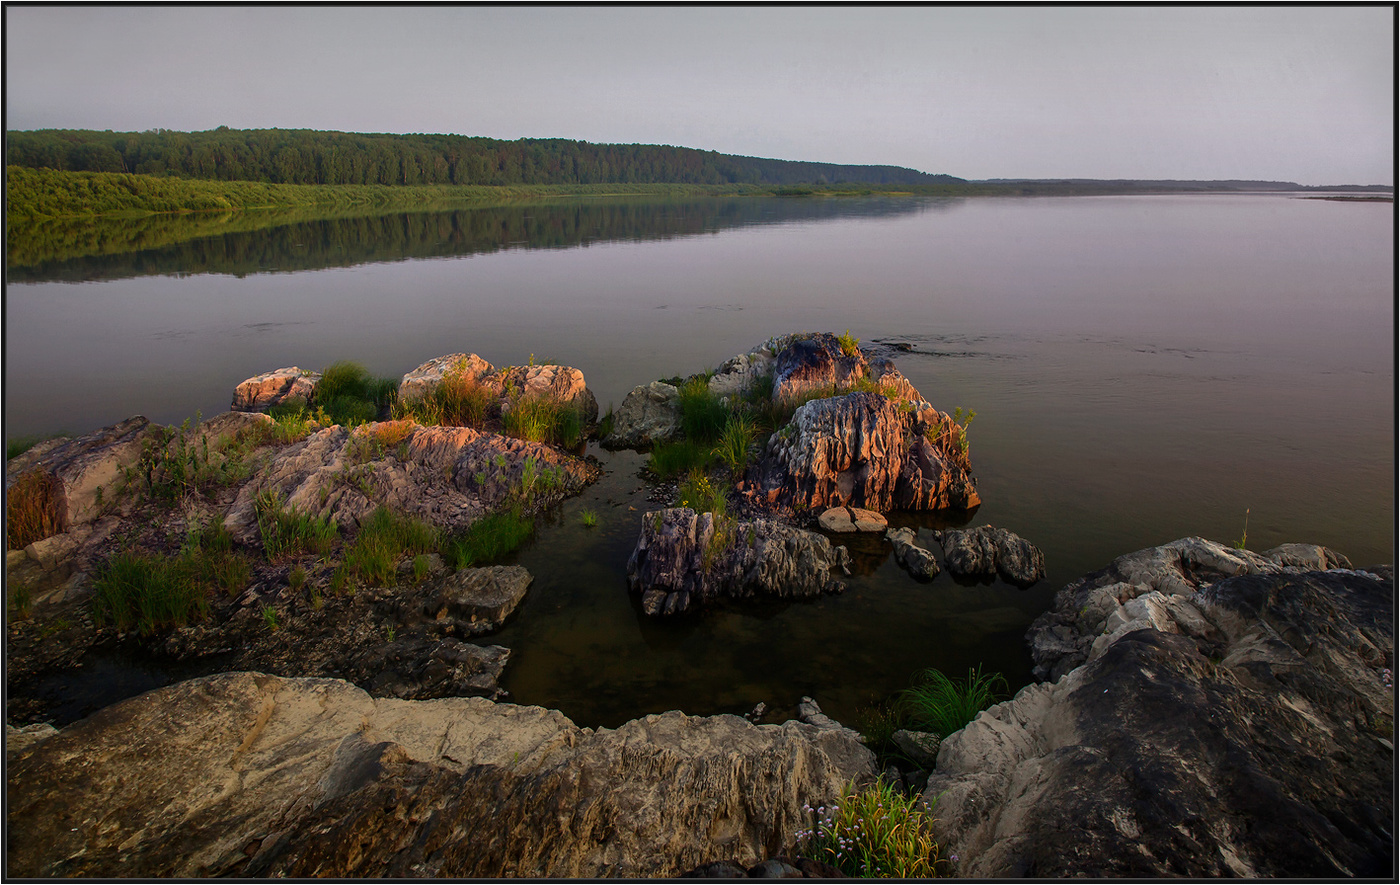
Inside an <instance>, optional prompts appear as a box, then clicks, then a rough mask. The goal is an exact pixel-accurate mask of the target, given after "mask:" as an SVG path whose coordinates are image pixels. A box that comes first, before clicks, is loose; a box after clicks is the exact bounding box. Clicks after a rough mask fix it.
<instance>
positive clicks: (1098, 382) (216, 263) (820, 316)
mask: <svg viewBox="0 0 1400 885" xmlns="http://www.w3.org/2000/svg"><path fill="white" fill-rule="evenodd" d="M1393 218H1394V214H1393V204H1390V203H1362V202H1331V201H1323V200H1307V199H1297V198H1291V197H1287V196H1280V195H1228V196H1224V195H1179V196H1147V197H1131V196H1117V197H1067V198H1048V197H1040V198H1027V199H1013V198H984V199H966V200H949V199H923V198H913V197H908V198H899V197H869V198H840V199H832V198H771V199H770V198H757V197H748V198H715V199H674V200H656V199H643V198H628V199H621V198H617V199H593V200H574V201H559V202H554V203H540V204H517V205H514V206H510V207H504V208H494V209H480V210H459V211H454V212H437V213H408V214H403V213H400V214H394V215H383V216H369V217H357V218H344V219H337V220H331V221H296V220H293V221H289V222H288V223H286V224H283V225H280V226H277V227H274V228H271V229H266V230H255V231H249V232H236V233H227V234H214V235H210V236H203V237H201V238H199V239H196V240H185V241H179V240H180V238H179V236H178V232H175V233H172V232H170V231H162V230H154V231H151V232H147V231H142V232H141V236H142V237H144V238H146V239H147V240H149V241H150V242H153V243H156V244H157V245H153V246H151V247H149V248H144V249H140V250H138V251H134V252H131V251H128V252H119V253H116V254H108V255H90V256H84V255H82V254H78V253H79V252H81V251H82V250H77V251H74V250H70V251H69V253H67V255H66V257H64V256H63V255H60V256H59V257H51V258H49V259H46V260H42V261H40V260H35V261H30V262H29V263H26V264H23V265H20V264H15V263H12V264H11V265H10V266H9V267H8V268H7V269H8V274H7V276H8V279H7V285H6V290H5V291H6V305H5V306H6V326H5V344H6V347H5V418H6V431H5V433H6V437H7V438H9V439H13V438H16V437H20V436H25V435H30V434H46V433H52V432H57V431H67V432H70V433H80V432H85V431H89V430H92V429H95V428H97V427H100V426H102V425H105V424H109V423H112V422H115V421H118V420H120V419H122V418H126V417H129V416H130V415H134V414H144V415H146V416H148V417H150V418H151V419H152V420H155V421H160V422H178V421H180V420H183V419H184V418H186V417H189V416H191V415H193V414H195V412H196V411H199V412H202V413H203V414H204V415H206V416H208V415H212V414H216V413H218V412H220V411H223V410H225V409H227V407H228V402H229V398H230V395H231V392H232V389H233V386H234V385H235V384H236V383H237V382H238V381H240V380H242V379H243V378H246V377H248V376H250V375H253V374H256V373H258V372H261V371H265V370H267V369H272V368H276V367H279V366H286V365H299V366H302V367H303V368H316V369H319V368H322V367H324V366H325V365H327V364H329V363H331V362H334V361H336V360H341V359H351V360H355V361H358V362H361V363H363V364H365V365H366V366H367V367H368V368H369V369H370V370H371V372H373V373H374V374H376V375H399V374H402V373H403V372H406V371H408V370H409V369H411V368H413V367H414V366H416V365H418V364H419V363H421V362H423V361H424V360H426V359H428V358H430V357H434V356H438V355H441V354H445V353H452V352H457V351H467V352H471V351H474V352H476V353H478V354H480V355H482V356H483V357H485V358H486V359H488V360H490V361H491V362H492V363H494V364H496V365H508V364H518V363H523V362H526V361H527V360H528V359H529V358H530V357H531V355H533V356H534V357H535V358H536V359H537V360H550V361H555V362H560V363H564V364H568V365H573V366H577V367H579V368H581V369H582V370H583V371H584V373H585V376H586V377H587V379H588V382H589V386H590V387H591V388H592V389H593V390H594V392H595V394H596V395H597V397H598V400H599V402H600V403H601V404H602V405H603V407H604V408H606V407H607V405H608V404H609V403H612V404H614V405H617V404H620V403H621V401H622V399H623V397H624V396H625V395H626V393H627V391H628V390H630V389H631V388H632V387H633V386H635V385H637V384H642V383H645V382H647V381H650V380H652V379H655V378H659V377H665V376H670V375H675V374H682V375H684V374H689V373H691V372H695V371H699V370H701V369H704V368H709V367H714V366H717V365H718V364H719V363H721V362H722V361H724V360H725V359H727V358H728V357H730V356H732V355H734V354H736V353H740V352H743V351H747V350H749V349H751V348H752V347H754V346H756V345H758V344H760V343H762V342H763V341H764V340H766V339H767V338H768V337H770V336H773V335H778V334H783V333H786V332H792V331H801V330H810V331H834V332H838V333H839V332H841V331H843V330H846V329H849V330H850V331H851V332H852V334H854V335H856V336H858V337H860V338H861V339H862V340H863V341H865V342H882V343H887V344H898V345H900V346H902V347H907V348H908V352H904V353H901V354H899V356H898V358H897V360H896V362H897V364H898V365H899V367H900V369H901V370H902V371H903V372H904V374H905V375H907V376H908V377H909V378H910V380H911V381H913V383H914V384H915V386H916V387H918V389H919V390H920V391H921V392H923V394H924V395H925V396H926V397H927V398H928V399H929V400H930V401H931V402H933V403H934V404H935V405H937V406H938V407H939V408H941V409H944V410H945V411H951V410H952V408H953V407H954V406H961V407H963V408H964V409H974V410H976V412H977V418H976V419H975V421H974V422H973V424H972V426H971V428H970V430H969V438H970V443H971V455H972V462H973V467H974V470H975V472H976V474H977V476H978V479H979V483H980V491H981V495H982V499H983V502H984V503H983V505H982V507H981V508H980V509H979V510H978V511H977V512H976V513H975V514H974V515H973V516H972V519H971V523H970V524H972V525H980V524H983V523H991V524H993V525H997V526H1002V527H1005V528H1008V529H1011V530H1013V531H1015V532H1017V533H1019V534H1021V535H1022V536H1023V537H1025V538H1027V539H1028V540H1030V541H1031V542H1032V543H1034V544H1036V545H1037V546H1039V547H1040V548H1041V549H1042V550H1043V551H1044V552H1045V556H1046V560H1047V567H1048V570H1049V578H1048V580H1046V581H1044V582H1042V583H1040V584H1038V585H1036V586H1034V587H1032V588H1030V589H1028V590H1018V589H1015V588H1012V587H1010V586H1007V585H1004V584H1002V583H1000V582H991V583H983V584H971V585H965V584H960V583H958V582H956V581H954V580H952V579H951V578H950V577H949V576H948V575H946V574H944V575H942V576H940V577H939V578H938V579H937V580H935V581H934V582H933V583H931V584H928V585H920V584H916V583H914V582H913V581H912V580H910V579H909V578H908V577H907V576H906V575H905V574H904V573H903V572H901V571H900V570H899V569H898V567H897V566H896V565H895V564H894V563H893V561H892V560H891V558H890V556H889V552H888V547H887V546H886V545H884V544H882V543H878V542H869V543H864V544H859V545H856V549H855V550H854V551H853V552H854V553H855V554H856V560H857V569H856V572H857V573H856V574H855V575H854V576H853V577H852V579H851V581H850V588H849V589H848V591H847V592H846V593H845V594H843V595H841V596H837V597H828V598H824V599H821V600H817V601H813V602H802V603H791V604H782V605H777V604H765V605H746V606H735V607H731V608H725V609H722V610H716V611H712V612H709V613H707V614H705V615H703V616H701V617H698V618H694V619H690V620H686V621H683V622H675V623H657V622H653V621H651V620H649V619H646V618H645V617H644V616H643V615H641V613H640V610H639V608H638V606H637V604H636V601H635V600H634V599H632V598H631V597H629V594H628V593H627V589H626V583H625V579H624V574H625V563H626V559H627V556H628V554H629V553H630V552H631V549H632V546H633V544H634V543H635V540H636V537H637V533H638V531H639V527H640V520H641V514H642V512H644V511H645V510H646V509H647V508H649V507H654V506H656V505H654V504H651V503H649V502H648V501H647V500H646V489H645V488H644V482H643V480H642V479H641V477H640V473H639V471H640V468H641V465H642V463H643V461H644V459H643V457H642V456H638V455H635V454H632V453H627V452H623V453H617V454H609V453H607V452H603V451H600V450H597V449H596V447H595V448H593V449H591V451H592V452H593V453H594V454H596V455H597V456H598V457H599V458H600V459H601V460H602V461H603V464H604V467H605V471H606V473H605V476H604V478H603V480H602V481H600V482H599V483H598V484H597V485H596V486H594V487H592V488H590V489H589V490H588V491H587V492H585V493H584V494H583V495H582V496H581V497H579V498H577V499H574V500H572V501H569V502H567V503H566V504H565V505H564V506H563V507H562V508H561V510H560V511H559V513H557V514H555V515H554V517H553V519H552V520H551V521H549V522H548V523H547V524H542V525H541V528H540V531H539V532H538V533H537V536H536V538H535V540H534V541H533V542H532V543H531V545H529V546H528V547H527V548H525V549H524V550H522V551H521V552H520V553H519V554H518V556H517V559H518V561H519V562H521V563H523V564H525V565H526V566H527V567H528V568H529V569H530V571H531V572H532V573H533V574H534V575H535V583H534V585H533V587H532V589H531V591H530V594H529V595H528V596H527V599H526V602H525V603H524V604H523V606H522V608H521V610H520V611H519V612H518V613H517V615H516V616H515V618H514V619H513V620H512V621H511V623H509V624H508V625H507V626H506V627H505V628H504V629H503V630H502V631H501V632H500V633H499V634H496V635H495V636H493V637H491V641H494V642H499V643H500V644H502V645H505V646H507V647H509V648H511V649H512V650H513V652H514V655H513V657H512V659H511V662H510V664H509V665H508V667H507V670H506V677H505V680H504V684H505V686H506V687H507V688H508V689H509V690H510V691H511V692H512V694H513V696H514V699H515V700H517V701H519V702H522V703H530V704H541V705H544V706H549V707H555V708H558V709H560V710H562V711H563V712H565V713H566V714H568V715H570V716H571V717H574V718H575V719H576V720H577V721H578V722H580V723H581V724H585V725H616V724H618V723H619V722H621V721H624V720H626V719H628V718H632V717H634V716H637V715H640V714H643V713H647V712H657V711H661V710H666V709H673V708H680V709H684V710H686V711H687V712H690V713H714V712H744V711H747V710H748V709H750V708H751V707H753V706H754V704H756V703H757V702H759V701H763V702H766V703H767V704H768V705H769V706H770V707H775V708H778V709H785V708H790V707H792V706H793V705H795V703H796V701H797V700H798V698H799V697H800V696H801V695H811V696H813V697H816V698H817V699H818V700H819V701H820V702H821V703H822V705H823V707H824V708H825V709H827V710H828V711H829V712H832V713H833V714H835V715H837V716H838V718H841V717H848V718H849V717H852V716H854V715H855V713H856V711H857V710H858V709H859V708H860V707H861V706H862V705H864V704H867V703H869V702H871V701H872V700H875V699H878V698H879V697H882V696H884V695H887V694H889V693H890V692H892V691H894V690H896V689H898V688H901V687H903V686H904V685H906V684H907V683H908V679H909V677H910V675H911V673H913V672H914V671H915V670H917V669H919V668H922V667H929V666H937V667H939V668H941V669H944V670H945V671H947V672H951V673H961V672H964V671H965V670H966V669H967V668H968V667H971V666H975V665H978V664H982V665H984V666H985V667H986V668H987V669H992V670H998V671H1001V672H1003V673H1005V674H1006V675H1007V676H1008V678H1009V679H1010V681H1011V682H1012V684H1013V686H1014V685H1019V684H1022V683H1024V682H1026V681H1028V680H1029V678H1030V661H1029V657H1028V654H1027V652H1026V650H1025V647H1024V641H1023V636H1024V633H1025V630H1026V627H1027V626H1028V624H1029V622H1030V621H1031V620H1032V619H1033V618H1034V617H1035V615H1036V614H1038V613H1039V612H1040V611H1043V610H1044V609H1045V608H1046V607H1048V605H1049V604H1050V601H1051V598H1052V596H1053V593H1054V591H1055V590H1056V589H1058V588H1059V587H1060V586H1063V584H1064V583H1066V582H1067V581H1069V580H1071V579H1073V578H1074V577H1077V576H1078V575H1080V574H1083V573H1084V572H1086V571H1090V570H1093V569H1097V568H1100V567H1102V566H1104V565H1106V564H1107V563H1108V562H1109V561H1110V560H1111V559H1112V558H1113V557H1115V556H1117V555H1119V554H1122V553H1125V552H1128V551H1130V550H1135V549H1138V548H1141V547H1145V546H1152V545H1156V544H1161V543H1165V542H1167V541H1171V540H1173V539H1176V538H1179V537H1183V536H1187V535H1203V536H1206V537H1209V538H1213V539H1217V540H1224V541H1233V540H1235V539H1237V538H1239V536H1240V535H1241V533H1242V532H1243V531H1244V528H1245V518H1246V510H1248V545H1249V547H1251V548H1252V549H1255V550H1262V549H1266V548H1268V547H1270V546H1273V545H1275V544H1278V543H1282V542H1285V541H1307V542H1314V543H1322V544H1326V545H1328V546H1331V547H1333V548H1335V549H1337V550H1339V551H1341V552H1342V553H1344V554H1346V555H1347V556H1349V557H1350V558H1351V559H1352V560H1353V562H1354V563H1356V564H1358V565H1367V564H1375V563H1380V562H1392V561H1393V558H1394V557H1393V543H1394V537H1395V512H1394V501H1395V473H1394V465H1395V431H1394V427H1395V414H1394V408H1395V398H1394V384H1395V352H1394V329H1395V316H1394V310H1395V306H1394V291H1395V290H1394V274H1395V266H1394V242H1395V231H1394V223H1393ZM170 223H171V224H174V223H176V222H170ZM61 235H62V232H56V233H54V234H53V237H54V239H61ZM161 242H172V243H173V245H159V243H161ZM60 251H61V250H60ZM88 251H95V250H88ZM634 508H635V509H634ZM583 509H592V510H595V511H597V512H598V514H599V524H598V525H597V526H596V527H592V528H588V527H584V526H583V525H582V521H581V518H580V515H581V512H582V510H583ZM892 521H895V522H906V523H908V524H911V525H916V526H920V527H922V528H925V529H927V528H928V527H933V526H935V525H936V522H935V520H934V518H933V517H929V516H913V515H898V514H897V515H895V516H894V518H893V520H892ZM921 537H922V540H923V542H924V543H926V544H928V545H930V546H933V545H932V542H931V540H930V539H929V537H928V534H927V531H924V533H923V534H922V536H921Z"/></svg>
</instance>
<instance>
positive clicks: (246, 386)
mask: <svg viewBox="0 0 1400 885" xmlns="http://www.w3.org/2000/svg"><path fill="white" fill-rule="evenodd" d="M320 380H321V373H320V372H311V371H307V370H304V369H300V368H297V367H296V366H288V367H287V368H285V369H273V370H272V371H271V372H264V373H262V374H261V375H254V376H253V377H251V378H249V379H248V380H247V381H243V382H240V383H239V384H238V386H237V387H235V388H234V389H233V402H232V403H231V404H230V405H229V408H230V409H232V410H233V411H235V412H266V411H267V410H268V409H270V408H272V407H273V406H275V405H277V404H278V403H280V402H283V401H284V400H288V399H292V398H294V397H295V398H298V399H301V400H302V401H304V402H309V401H310V400H311V396H312V394H314V393H315V391H316V383H317V382H318V381H320Z"/></svg>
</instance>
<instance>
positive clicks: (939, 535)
mask: <svg viewBox="0 0 1400 885" xmlns="http://www.w3.org/2000/svg"><path fill="white" fill-rule="evenodd" d="M934 537H935V538H936V539H937V540H938V543H939V544H941V545H942V547H943V555H944V558H945V561H946V565H947V566H948V571H950V572H952V573H953V574H955V575H959V576H962V577H969V578H983V577H991V576H992V575H993V574H997V575H1000V576H1001V578H1002V580H1004V581H1006V582H1007V583H1008V584H1015V585H1016V586H1018V587H1029V586H1030V585H1031V584H1034V583H1035V582H1036V581H1039V580H1040V579H1041V578H1044V577H1045V556H1044V554H1042V553H1041V552H1040V550H1039V549H1038V548H1036V547H1035V546H1033V545H1032V544H1030V543H1029V542H1028V541H1026V540H1025V539H1024V538H1022V537H1021V536H1020V535H1017V534H1016V533H1015V532H1009V531H1007V530H1006V529H999V528H996V527H994V526H989V525H984V526H979V527H977V528H975V529H947V530H945V531H941V532H934Z"/></svg>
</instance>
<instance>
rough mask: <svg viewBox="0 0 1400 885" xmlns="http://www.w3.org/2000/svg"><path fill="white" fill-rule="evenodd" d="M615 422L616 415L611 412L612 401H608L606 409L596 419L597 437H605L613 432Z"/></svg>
mask: <svg viewBox="0 0 1400 885" xmlns="http://www.w3.org/2000/svg"><path fill="white" fill-rule="evenodd" d="M616 423H617V417H616V416H615V415H614V414H613V407H612V403H608V410H607V412H605V413H604V414H603V417H602V419H601V420H599V421H598V439H607V438H608V437H609V436H610V435H612V432H613V426H614V425H615V424H616Z"/></svg>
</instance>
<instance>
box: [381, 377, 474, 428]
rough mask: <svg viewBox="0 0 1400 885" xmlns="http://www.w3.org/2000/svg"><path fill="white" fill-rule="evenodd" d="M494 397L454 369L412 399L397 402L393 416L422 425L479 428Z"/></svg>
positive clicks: (472, 379) (471, 379)
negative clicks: (418, 396)
mask: <svg viewBox="0 0 1400 885" xmlns="http://www.w3.org/2000/svg"><path fill="white" fill-rule="evenodd" d="M495 402H496V394H495V392H493V391H492V390H491V389H490V388H488V387H486V386H485V385H483V384H482V383H481V382H480V381H478V380H477V379H475V378H473V377H470V376H468V375H466V374H464V373H463V372H462V371H460V370H457V369H454V370H452V371H449V372H448V373H447V374H446V375H444V376H443V379H442V381H440V382H438V384H437V386H435V387H433V388H432V389H431V390H429V391H428V393H427V394H426V395H425V396H423V397H420V398H418V399H414V400H399V401H397V402H396V403H395V405H394V415H395V417H399V418H416V419H417V420H418V421H419V422H420V423H422V424H430V425H431V424H440V425H445V426H451V427H480V426H482V424H484V423H485V421H486V418H487V416H488V415H489V414H490V410H491V407H492V406H493V405H495Z"/></svg>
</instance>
